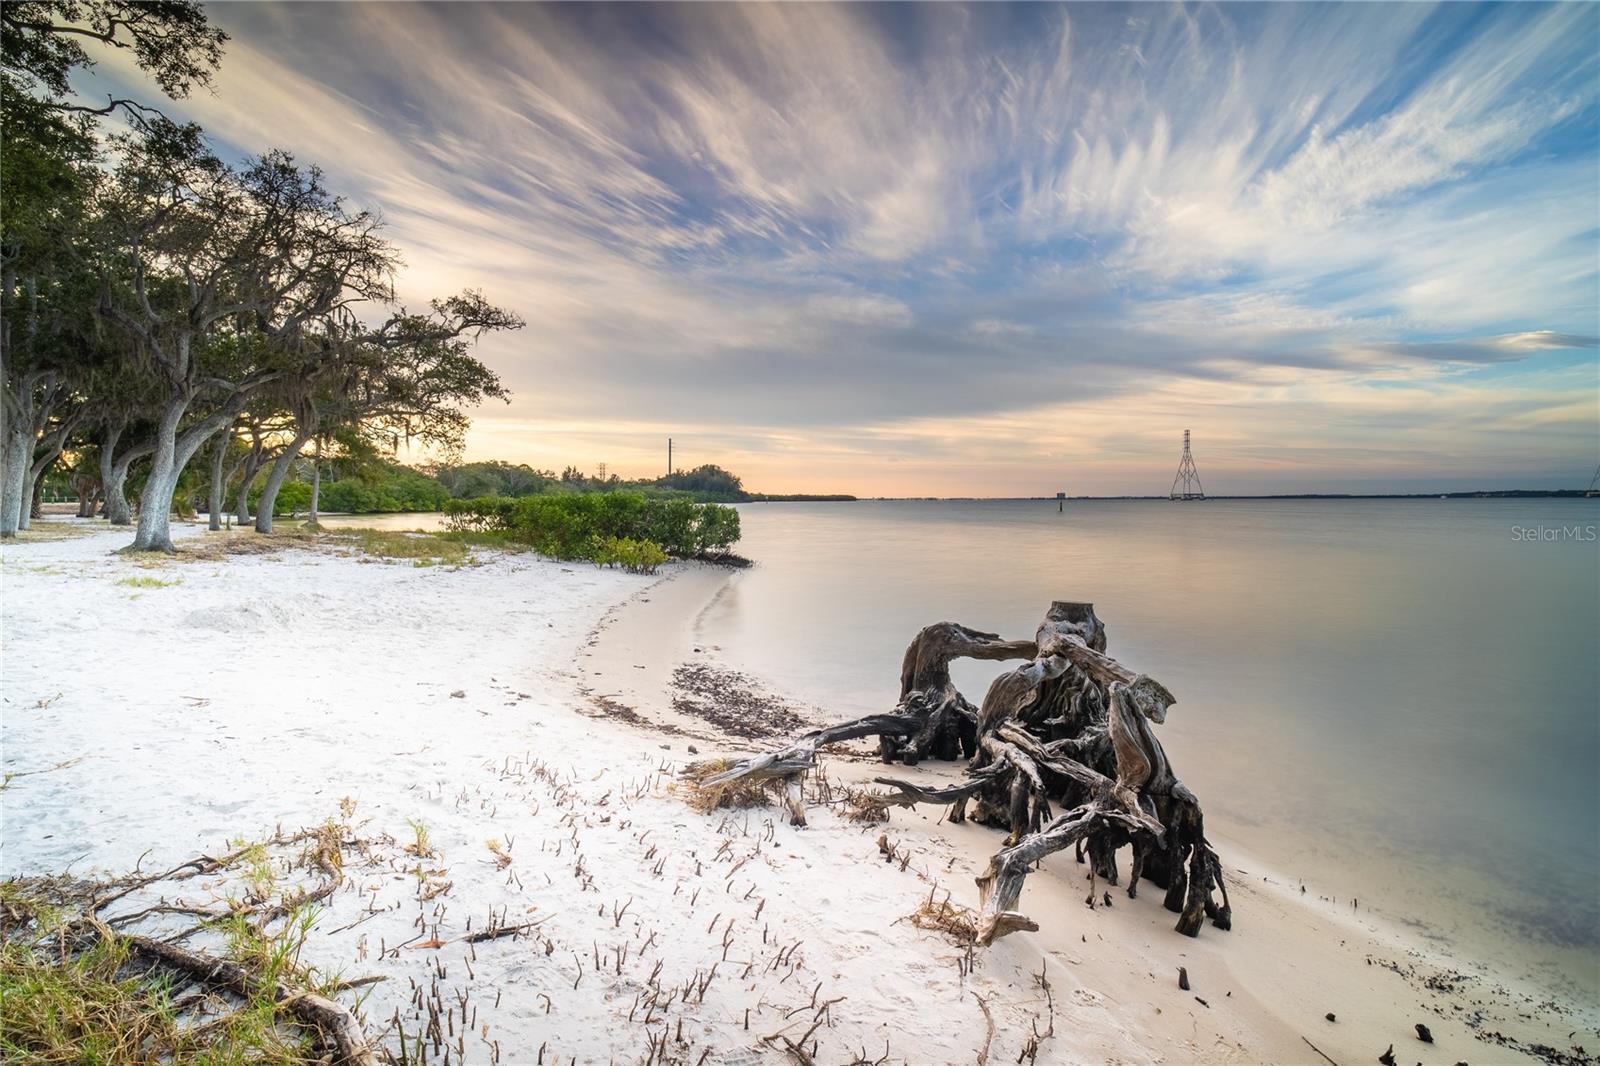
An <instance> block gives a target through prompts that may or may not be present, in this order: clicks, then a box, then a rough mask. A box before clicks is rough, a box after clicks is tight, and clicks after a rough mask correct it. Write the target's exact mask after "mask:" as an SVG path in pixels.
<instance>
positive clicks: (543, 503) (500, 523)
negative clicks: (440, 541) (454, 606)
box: [445, 492, 739, 561]
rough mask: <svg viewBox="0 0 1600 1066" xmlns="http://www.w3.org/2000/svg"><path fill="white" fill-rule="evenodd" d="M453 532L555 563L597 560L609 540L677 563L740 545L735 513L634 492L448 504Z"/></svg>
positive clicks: (446, 512)
mask: <svg viewBox="0 0 1600 1066" xmlns="http://www.w3.org/2000/svg"><path fill="white" fill-rule="evenodd" d="M445 514H446V515H447V516H449V517H448V521H449V524H450V527H451V528H452V529H458V530H474V531H485V532H501V533H505V534H507V535H509V536H510V537H511V538H512V539H514V540H517V541H520V542H521V543H524V544H527V545H529V546H530V547H532V548H533V550H534V551H537V552H539V553H540V554H541V555H548V556H550V557H551V558H554V559H594V560H597V561H598V553H599V552H600V551H601V550H602V545H604V544H606V543H607V542H608V541H620V540H630V541H635V542H648V543H649V544H651V545H652V546H654V547H656V548H658V549H659V550H661V551H663V552H665V553H667V554H670V555H675V556H680V557H697V556H708V555H710V556H715V555H721V554H724V553H726V552H727V550H728V549H729V548H730V547H732V545H733V544H734V543H735V542H737V541H738V539H739V512H738V511H736V510H734V509H733V508H731V507H725V506H722V505H721V504H714V503H696V502H695V501H693V500H691V499H687V498H682V497H672V498H665V499H663V498H652V497H647V496H641V495H639V494H637V493H632V492H606V493H571V494H552V495H542V496H525V497H523V498H522V499H516V500H513V499H505V498H497V497H488V498H485V499H481V500H451V501H450V502H449V503H447V504H446V505H445Z"/></svg>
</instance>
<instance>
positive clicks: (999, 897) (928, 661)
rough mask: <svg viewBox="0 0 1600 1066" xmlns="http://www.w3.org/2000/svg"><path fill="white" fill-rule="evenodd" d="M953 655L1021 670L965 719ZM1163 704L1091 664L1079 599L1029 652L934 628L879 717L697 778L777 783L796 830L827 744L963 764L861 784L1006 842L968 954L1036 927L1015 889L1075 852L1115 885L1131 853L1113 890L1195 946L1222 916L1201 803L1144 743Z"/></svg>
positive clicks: (1107, 661) (1088, 616) (1057, 613)
mask: <svg viewBox="0 0 1600 1066" xmlns="http://www.w3.org/2000/svg"><path fill="white" fill-rule="evenodd" d="M958 658H972V659H997V660H1004V659H1025V660H1027V661H1026V662H1024V663H1022V664H1021V665H1019V666H1016V667H1014V668H1012V669H1010V670H1008V671H1006V672H1005V673H1003V674H1001V675H1000V676H999V677H997V678H995V680H994V682H993V683H992V684H991V685H990V686H989V691H988V692H987V693H986V694H985V696H984V698H983V703H982V705H981V706H979V707H977V708H974V707H973V706H972V705H971V704H970V703H969V702H968V701H967V700H966V698H965V697H964V696H963V695H962V694H961V692H960V691H959V690H957V689H956V687H955V685H954V683H953V682H952V681H951V679H950V662H951V660H953V659H958ZM1175 702H1176V700H1175V699H1174V698H1173V695H1172V693H1171V692H1170V691H1168V690H1167V688H1166V686H1164V685H1162V684H1161V683H1160V682H1159V681H1156V680H1155V679H1154V678H1151V677H1148V676H1146V675H1143V674H1136V673H1134V672H1133V671H1132V670H1129V669H1128V668H1127V667H1125V666H1123V665H1122V664H1121V663H1119V662H1117V661H1116V660H1115V659H1113V658H1111V657H1110V656H1109V655H1107V654H1106V628H1105V624H1104V623H1103V622H1101V621H1100V619H1099V618H1098V617H1097V616H1096V615H1095V611H1094V605H1093V604H1090V603H1076V602H1056V603H1053V604H1051V606H1050V610H1049V612H1048V613H1047V614H1046V616H1045V619H1044V622H1043V623H1042V624H1041V625H1040V626H1039V629H1038V632H1037V633H1035V635H1034V639H1033V640H1031V641H1030V640H1002V639H1001V638H1000V637H999V635H997V634H994V633H985V632H982V631H980V630H975V629H969V628H968V627H966V626H962V625H957V624H956V623H953V622H940V623H937V624H936V625H931V626H928V627H927V628H925V629H923V630H922V631H921V632H920V633H918V634H917V636H916V638H915V639H914V640H913V641H912V642H911V645H910V647H908V648H907V649H906V654H905V658H904V661H903V662H902V664H901V670H900V700H899V703H898V704H897V706H896V708H895V713H894V714H892V715H874V716H869V717H867V718H861V719H857V720H856V721H853V722H845V723H842V724H840V725H837V726H832V727H829V728H827V729H820V730H815V731H813V732H811V733H807V734H805V735H804V736H802V737H799V738H798V739H796V740H795V741H794V742H793V743H792V744H790V745H789V746H787V747H785V748H781V749H779V750H777V751H774V752H770V753H768V754H766V755H759V756H754V757H751V758H748V759H745V760H743V761H742V762H739V763H737V764H735V765H733V766H731V767H729V768H728V769H727V770H725V771H724V772H723V773H721V774H719V775H717V776H715V777H713V778H710V779H709V780H708V781H707V782H706V783H707V784H710V785H717V784H724V783H727V782H730V781H734V780H737V779H739V778H743V777H749V778H755V779H760V778H771V777H781V778H783V779H784V781H785V785H786V788H785V797H786V802H787V804H788V806H789V810H790V815H791V821H792V822H793V823H794V824H796V825H804V824H805V810H804V804H803V800H802V797H801V790H800V781H801V779H802V777H803V775H804V774H805V773H806V772H807V771H809V770H811V769H813V768H814V767H815V766H816V755H817V751H818V749H819V748H822V747H824V746H825V745H827V744H830V743H836V742H839V741H843V740H850V739H855V738H860V737H869V736H876V737H878V743H879V750H880V752H881V754H882V756H883V758H884V761H886V762H889V761H893V760H894V759H899V760H900V761H901V762H903V763H905V765H907V766H915V765H916V764H917V762H918V761H920V760H921V759H923V758H926V757H929V756H933V757H937V758H943V759H955V758H965V759H966V760H967V776H966V780H965V781H963V782H961V783H960V784H957V785H951V786H944V787H939V788H924V787H923V786H921V785H919V784H917V783H916V782H914V781H907V780H903V779H900V778H891V777H880V778H877V779H876V782H877V783H878V784H882V785H886V786H888V787H889V788H892V789H894V792H892V793H890V794H887V795H885V796H883V797H882V799H883V801H884V802H886V803H891V804H897V805H902V806H909V805H911V804H916V803H935V804H942V805H947V806H948V807H949V808H950V810H949V817H950V820H951V821H962V820H963V819H965V818H968V817H970V818H972V819H973V820H974V821H977V822H980V823H982V824H985V825H993V826H996V827H997V828H1002V829H1004V830H1005V831H1006V833H1007V836H1006V841H1005V846H1004V847H1002V848H1001V850H1000V851H998V852H996V853H995V855H994V857H993V858H991V859H990V860H989V868H988V869H987V870H986V871H985V872H984V873H983V875H982V876H980V877H979V878H978V879H977V882H978V889H979V894H980V898H981V908H980V919H981V920H980V924H979V936H978V938H979V941H980V942H981V943H984V944H988V943H992V942H993V941H994V940H995V939H997V938H999V937H1002V936H1005V935H1006V934H1007V933H1011V932H1015V931H1017V930H1021V929H1037V928H1038V925H1037V923H1035V922H1034V921H1033V920H1032V919H1031V918H1029V917H1027V916H1026V915H1024V914H1022V913H1021V912H1020V911H1018V910H1017V906H1018V903H1019V901H1020V899H1021V895H1022V886H1023V881H1024V879H1025V878H1026V877H1027V875H1028V873H1029V871H1030V870H1032V869H1033V868H1034V867H1035V866H1036V865H1037V864H1038V863H1039V862H1040V861H1041V860H1042V859H1044V858H1045V857H1046V856H1048V855H1051V854H1053V853H1055V852H1058V851H1063V850H1065V849H1067V848H1073V849H1074V850H1075V852H1076V853H1077V855H1078V858H1079V861H1082V859H1083V857H1084V855H1085V853H1087V856H1088V858H1089V861H1090V863H1091V865H1092V868H1093V870H1094V872H1095V874H1096V876H1097V877H1101V878H1104V879H1105V880H1106V881H1107V882H1108V883H1109V884H1116V883H1117V882H1118V878H1119V872H1118V870H1117V865H1116V853H1117V850H1118V849H1119V848H1121V847H1122V846H1124V845H1131V847H1132V853H1133V858H1132V865H1131V868H1130V870H1129V877H1128V895H1129V896H1130V897H1136V896H1137V893H1138V887H1139V883H1140V882H1141V881H1150V882H1151V883H1153V884H1155V885H1157V886H1158V887H1160V888H1162V889H1164V890H1165V893H1166V894H1165V897H1164V901H1163V902H1164V905H1165V906H1166V907H1167V909H1168V910H1171V911H1174V912H1176V913H1177V914H1178V915H1179V917H1178V922H1177V925H1176V929H1177V931H1178V932H1180V933H1183V934H1184V935H1186V936H1196V935H1198V934H1199V932H1200V927H1201V925H1202V924H1203V923H1204V920H1205V918H1206V917H1210V918H1211V919H1212V922H1213V924H1214V925H1216V926H1217V927H1218V928H1221V929H1227V928H1229V927H1230V926H1231V924H1232V914H1231V910H1230V908H1229V906H1228V896H1227V889H1226V887H1225V886H1224V885H1223V881H1222V864H1221V863H1220V861H1219V860H1218V859H1217V854H1216V852H1215V851H1214V850H1212V848H1211V846H1210V844H1209V843H1208V842H1207V841H1206V838H1205V824H1204V819H1203V816H1202V813H1201V810H1200V801H1199V800H1198V799H1197V798H1196V797H1195V795H1194V793H1192V792H1190V791H1189V789H1188V788H1187V787H1186V786H1185V785H1184V784H1183V782H1182V781H1180V780H1179V779H1178V777H1177V776H1176V775H1175V774H1174V773H1173V770H1172V765H1171V763H1170V762H1169V761H1168V759H1167V754H1166V751H1165V749H1163V748H1162V746H1161V742H1160V741H1159V740H1157V739H1156V735H1155V730H1154V727H1155V726H1157V725H1160V724H1161V723H1162V722H1163V721H1165V720H1166V714H1167V709H1168V708H1169V707H1171V706H1172V705H1173V703H1175ZM1056 810H1059V811H1061V813H1060V814H1056V813H1054V812H1055V811H1056ZM1213 893H1219V894H1220V895H1221V902H1220V904H1219V903H1217V902H1216V901H1215V900H1214V899H1213Z"/></svg>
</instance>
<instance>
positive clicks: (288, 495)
mask: <svg viewBox="0 0 1600 1066" xmlns="http://www.w3.org/2000/svg"><path fill="white" fill-rule="evenodd" d="M310 506H311V486H310V485H307V484H305V483H304V482H301V481H285V482H284V483H283V486H282V487H281V488H279V489H278V498H277V499H275V500H273V501H272V513H273V514H275V515H288V514H299V513H300V512H301V511H304V510H306V509H307V508H309V507H310Z"/></svg>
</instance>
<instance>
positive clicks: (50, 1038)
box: [0, 880, 325, 1066]
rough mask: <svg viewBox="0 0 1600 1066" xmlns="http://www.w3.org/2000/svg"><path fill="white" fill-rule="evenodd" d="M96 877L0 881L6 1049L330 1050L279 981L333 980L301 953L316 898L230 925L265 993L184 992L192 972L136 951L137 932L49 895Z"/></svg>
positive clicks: (78, 890) (208, 1058) (109, 1064)
mask: <svg viewBox="0 0 1600 1066" xmlns="http://www.w3.org/2000/svg"><path fill="white" fill-rule="evenodd" d="M98 887H99V886H93V885H87V884H79V885H74V886H64V885H63V884H62V883H61V882H60V881H58V880H48V881H37V882H35V881H25V880H17V881H7V882H5V883H3V884H0V933H3V937H0V1003H4V1004H5V1009H4V1010H3V1011H0V1060H3V1061H6V1062H28V1063H36V1064H40V1066H68V1064H79V1063H97V1064H106V1066H121V1064H129V1066H132V1064H134V1063H146V1062H205V1063H214V1064H218V1066H221V1064H229V1063H245V1062H250V1063H262V1064H266V1066H301V1064H310V1063H314V1062H322V1061H325V1056H323V1055H322V1054H321V1053H320V1052H319V1051H318V1050H317V1048H316V1045H315V1041H314V1039H313V1038H312V1035H311V1034H310V1033H309V1032H308V1031H307V1030H306V1029H305V1028H304V1027H303V1026H300V1025H297V1024H295V1023H294V1020H293V1019H292V1018H291V1017H290V1016H289V1015H287V1014H286V1012H285V1011H284V1010H283V1008H282V1006H281V1005H280V1004H279V1003H277V1002H276V1000H275V999H274V997H273V993H272V992H271V991H270V990H269V989H271V988H273V987H275V984H274V982H277V981H281V982H283V983H284V984H287V985H289V986H290V987H294V988H304V989H306V990H308V991H323V990H324V989H323V988H322V987H320V986H322V985H323V984H325V982H322V981H317V980H313V979H312V977H311V974H310V972H309V971H306V970H304V969H302V968H301V967H300V966H299V964H298V959H299V954H300V950H301V948H302V947H303V945H304V943H305V937H306V934H307V933H308V931H309V929H310V924H311V917H310V914H309V908H306V909H304V911H302V912H300V913H293V912H292V913H291V914H290V915H289V917H288V920H287V921H285V922H284V923H282V926H281V928H280V929H278V930H277V931H275V932H273V933H262V932H261V931H260V930H259V929H258V928H256V927H254V926H250V924H249V923H248V922H245V921H244V920H243V919H242V918H239V919H237V920H236V921H235V923H234V924H235V926H236V927H235V928H229V929H227V930H225V932H227V933H228V935H229V943H230V955H232V956H233V957H234V959H235V960H236V961H239V962H241V963H242V964H244V965H246V966H247V967H249V968H250V969H252V971H254V972H256V973H258V974H261V975H263V977H264V978H265V979H264V980H263V981H262V983H261V985H260V991H258V992H257V993H256V994H254V995H252V996H250V997H225V996H223V995H220V994H217V993H209V994H205V995H196V994H195V993H193V992H188V993H182V994H180V991H181V987H182V986H183V985H184V984H185V982H184V981H182V980H175V979H174V977H173V975H171V974H169V973H168V972H167V971H165V970H162V969H159V968H149V967H148V966H147V965H145V964H144V963H143V962H142V961H141V960H139V959H137V958H135V955H136V952H135V951H134V950H133V948H132V947H131V945H130V943H129V942H128V941H127V940H125V939H123V938H120V937H117V936H115V935H113V934H110V932H109V930H107V929H106V928H105V927H104V926H103V925H100V924H99V923H98V922H94V921H93V920H90V919H86V918H84V917H83V910H82V908H80V907H77V906H74V905H73V904H72V903H71V902H70V901H68V902H52V901H51V900H52V898H53V897H56V896H60V895H61V894H62V892H63V890H65V891H67V893H68V895H69V896H80V895H82V893H83V892H84V891H85V890H88V891H90V892H92V891H93V890H94V889H96V888H98ZM80 902H81V900H80Z"/></svg>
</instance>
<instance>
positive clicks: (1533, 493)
mask: <svg viewBox="0 0 1600 1066" xmlns="http://www.w3.org/2000/svg"><path fill="white" fill-rule="evenodd" d="M1585 498H1600V497H1590V496H1589V494H1588V492H1587V491H1586V490H1584V489H1495V490H1488V491H1476V492H1280V493H1270V494H1266V495H1260V496H1225V495H1217V496H1209V495H1208V496H1207V497H1206V498H1205V499H1204V500H1172V499H1171V498H1170V497H1168V496H1068V497H1066V500H1067V502H1068V503H1076V502H1081V501H1084V500H1162V501H1166V502H1171V503H1205V502H1207V501H1209V500H1556V499H1562V500H1581V499H1585ZM861 499H862V500H864V501H870V502H874V503H896V502H898V503H911V502H920V503H982V502H994V503H999V502H1014V503H1024V502H1026V503H1055V502H1056V500H1057V497H1055V496H863V497H861Z"/></svg>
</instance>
